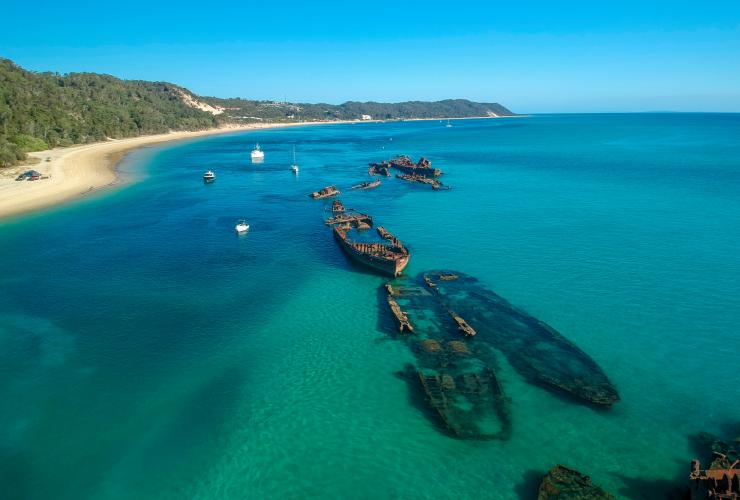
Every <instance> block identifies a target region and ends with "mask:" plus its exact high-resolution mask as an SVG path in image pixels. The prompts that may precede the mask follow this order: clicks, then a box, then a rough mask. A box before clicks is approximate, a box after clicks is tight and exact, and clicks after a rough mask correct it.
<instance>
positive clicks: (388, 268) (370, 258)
mask: <svg viewBox="0 0 740 500" xmlns="http://www.w3.org/2000/svg"><path fill="white" fill-rule="evenodd" d="M351 229H352V227H351V226H349V225H343V224H338V225H335V226H334V230H333V232H334V238H335V239H336V240H337V242H338V243H339V246H340V247H341V248H342V250H344V251H345V253H346V254H347V255H349V257H350V258H352V259H353V260H355V261H356V262H359V263H360V264H363V265H365V266H367V267H369V268H371V269H374V270H375V271H378V272H379V273H381V274H384V275H387V276H392V277H394V278H395V277H396V276H398V275H399V274H401V272H402V271H403V270H404V268H405V267H406V265H407V264H408V263H409V257H410V253H409V251H408V249H407V248H406V247H405V246H404V245H403V243H401V242H400V241H399V240H398V239H397V238H395V237H394V236H393V235H391V234H390V233H387V231H385V230H384V229H383V228H378V232H379V233H380V230H381V229H382V230H383V231H384V232H385V233H386V234H387V235H388V236H389V237H386V236H382V233H381V236H382V237H383V239H385V240H388V242H387V243H385V242H383V243H375V242H373V243H365V242H358V241H353V240H351V239H350V237H349V234H348V233H349V231H350V230H351Z"/></svg>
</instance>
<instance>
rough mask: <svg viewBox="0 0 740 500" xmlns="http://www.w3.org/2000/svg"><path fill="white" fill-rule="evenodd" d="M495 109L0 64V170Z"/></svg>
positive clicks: (498, 110)
mask: <svg viewBox="0 0 740 500" xmlns="http://www.w3.org/2000/svg"><path fill="white" fill-rule="evenodd" d="M512 114H513V113H512V112H511V111H509V110H508V109H506V108H505V107H503V106H501V105H500V104H496V103H489V104H486V103H477V102H471V101H467V100H464V99H454V100H453V99H450V100H446V101H438V102H421V101H411V102H402V103H395V104H387V103H378V102H346V103H344V104H339V105H333V104H300V103H299V104H293V103H284V102H274V101H255V100H247V99H239V98H236V99H221V98H217V97H199V96H196V95H195V94H193V93H192V92H190V91H189V90H187V89H184V88H182V87H178V86H177V85H174V84H171V83H164V82H145V81H132V80H120V79H118V78H115V77H113V76H110V75H100V74H96V73H70V74H66V75H60V74H58V73H35V72H31V71H26V70H24V69H23V68H21V67H19V66H17V65H16V64H14V63H13V62H12V61H10V60H8V59H2V58H0V167H2V166H9V165H13V164H14V163H16V162H18V161H19V160H22V159H24V158H25V153H26V152H29V151H39V150H43V149H48V148H50V147H55V146H66V145H70V144H79V143H86V142H93V141H100V140H104V139H106V138H122V137H132V136H137V135H142V134H154V133H162V132H167V131H170V130H198V129H204V128H210V127H214V126H217V125H220V124H222V123H225V122H233V123H249V122H298V121H318V120H329V121H331V120H359V119H362V118H363V115H366V116H365V117H364V118H365V119H367V118H368V117H372V118H373V119H376V120H398V119H413V118H466V117H474V116H494V115H495V116H510V115H512Z"/></svg>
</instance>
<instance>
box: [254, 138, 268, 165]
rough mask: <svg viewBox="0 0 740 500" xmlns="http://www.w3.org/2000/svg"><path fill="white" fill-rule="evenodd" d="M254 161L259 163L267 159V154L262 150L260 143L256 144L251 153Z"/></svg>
mask: <svg viewBox="0 0 740 500" xmlns="http://www.w3.org/2000/svg"><path fill="white" fill-rule="evenodd" d="M251 156H252V161H253V162H258V161H262V160H264V159H265V152H264V151H262V150H261V149H260V143H259V142H258V143H257V144H255V146H254V149H253V150H252V153H251Z"/></svg>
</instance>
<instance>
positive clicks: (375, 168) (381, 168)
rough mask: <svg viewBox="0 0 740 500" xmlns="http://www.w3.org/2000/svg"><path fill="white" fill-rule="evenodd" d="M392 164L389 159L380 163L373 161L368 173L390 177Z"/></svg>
mask: <svg viewBox="0 0 740 500" xmlns="http://www.w3.org/2000/svg"><path fill="white" fill-rule="evenodd" d="M390 166H391V163H390V162H389V161H388V160H383V161H382V162H380V163H371V164H370V168H369V169H368V170H367V173H368V174H370V175H384V176H386V177H390V176H391V172H390V170H389V169H390Z"/></svg>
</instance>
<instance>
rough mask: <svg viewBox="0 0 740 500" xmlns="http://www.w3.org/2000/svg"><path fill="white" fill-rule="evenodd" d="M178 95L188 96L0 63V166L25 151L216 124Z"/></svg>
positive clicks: (159, 86) (148, 85) (158, 86)
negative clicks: (35, 71)
mask: <svg viewBox="0 0 740 500" xmlns="http://www.w3.org/2000/svg"><path fill="white" fill-rule="evenodd" d="M180 92H187V91H186V90H184V89H180V88H179V87H177V86H175V85H172V84H169V83H160V82H156V83H155V82H140V81H125V80H120V79H118V78H114V77H112V76H109V75H98V74H95V73H72V74H69V75H59V74H56V73H33V72H30V71H25V70H24V69H22V68H20V67H18V66H16V65H15V64H14V63H13V62H11V61H9V60H7V59H0V166H8V165H12V164H13V163H15V162H17V161H18V160H20V159H23V158H24V153H25V152H28V151H37V150H43V149H47V148H49V147H55V146H67V145H70V144H77V143H85V142H92V141H100V140H104V139H106V138H122V137H131V136H136V135H141V134H153V133H162V132H167V131H169V130H198V129H204V128H209V127H213V126H215V125H217V124H218V123H219V119H218V117H215V116H214V115H212V114H210V113H207V112H205V111H201V110H199V109H195V108H193V107H191V106H188V105H187V104H185V103H184V102H183V100H182V98H181V97H180Z"/></svg>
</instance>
